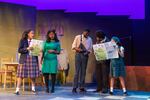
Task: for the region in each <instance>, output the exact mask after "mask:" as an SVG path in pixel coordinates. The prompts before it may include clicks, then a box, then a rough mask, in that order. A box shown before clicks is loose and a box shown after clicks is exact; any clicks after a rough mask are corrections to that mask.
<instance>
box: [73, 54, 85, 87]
mask: <svg viewBox="0 0 150 100" xmlns="http://www.w3.org/2000/svg"><path fill="white" fill-rule="evenodd" d="M87 63H88V56H87V55H86V56H85V55H84V54H82V53H76V54H75V74H74V81H73V88H78V87H80V88H84V84H85V76H86V69H87ZM78 83H80V85H79V84H78Z"/></svg>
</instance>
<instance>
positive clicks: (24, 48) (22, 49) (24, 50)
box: [18, 40, 28, 54]
mask: <svg viewBox="0 0 150 100" xmlns="http://www.w3.org/2000/svg"><path fill="white" fill-rule="evenodd" d="M18 52H19V53H22V54H24V53H27V52H28V50H27V47H24V41H23V40H20V42H19V47H18Z"/></svg>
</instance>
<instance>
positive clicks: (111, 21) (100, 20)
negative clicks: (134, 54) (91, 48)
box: [36, 10, 132, 83]
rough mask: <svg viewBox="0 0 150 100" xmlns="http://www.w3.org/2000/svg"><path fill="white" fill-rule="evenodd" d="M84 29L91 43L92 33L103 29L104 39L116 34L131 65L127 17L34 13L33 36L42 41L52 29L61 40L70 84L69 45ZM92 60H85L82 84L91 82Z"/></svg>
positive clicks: (71, 72) (71, 61)
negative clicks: (34, 31) (87, 32)
mask: <svg viewBox="0 0 150 100" xmlns="http://www.w3.org/2000/svg"><path fill="white" fill-rule="evenodd" d="M85 28H89V29H90V30H91V34H90V36H91V37H92V39H93V43H95V31H96V30H97V29H101V30H104V31H105V32H106V34H107V36H108V37H111V36H113V35H117V36H119V37H121V38H122V39H121V40H122V42H123V44H124V46H125V48H126V52H128V53H127V54H126V58H127V60H126V64H127V65H128V64H129V65H130V64H131V63H132V62H131V48H132V47H131V36H130V35H131V20H129V19H128V17H127V16H109V17H108V16H101V17H100V16H99V17H98V16H96V14H95V13H64V11H49V10H42V11H38V12H37V24H36V33H37V35H38V36H39V38H42V39H45V36H46V33H47V31H48V30H49V29H56V32H57V34H58V36H59V38H60V40H61V46H62V48H64V49H66V50H67V52H68V55H69V64H70V71H69V81H70V82H72V79H73V75H74V70H75V69H74V68H75V67H74V65H75V64H74V63H75V62H74V61H75V55H74V52H73V51H72V50H71V45H72V42H73V40H74V38H75V36H76V35H78V34H81V33H82V31H83V30H84V29H85ZM94 71H95V59H94V55H93V54H91V55H90V57H89V62H88V67H87V76H86V82H88V83H90V82H94V79H95V78H94V77H93V76H94V75H93V74H94Z"/></svg>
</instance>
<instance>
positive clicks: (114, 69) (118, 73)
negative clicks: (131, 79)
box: [110, 37, 127, 96]
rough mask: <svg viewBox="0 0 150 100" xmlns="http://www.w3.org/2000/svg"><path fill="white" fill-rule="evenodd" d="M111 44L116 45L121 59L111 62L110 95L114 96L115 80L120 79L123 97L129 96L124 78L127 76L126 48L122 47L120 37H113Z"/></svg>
mask: <svg viewBox="0 0 150 100" xmlns="http://www.w3.org/2000/svg"><path fill="white" fill-rule="evenodd" d="M111 42H113V43H115V44H116V45H114V46H115V47H116V48H117V49H118V54H119V58H114V59H111V62H110V95H113V85H114V80H115V78H119V80H120V83H121V86H122V89H123V95H125V96H126V95H127V91H126V87H125V81H124V77H125V75H126V72H125V64H124V60H123V58H124V48H123V46H122V45H121V42H120V39H119V38H118V37H112V39H111Z"/></svg>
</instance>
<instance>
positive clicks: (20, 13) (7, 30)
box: [0, 3, 36, 59]
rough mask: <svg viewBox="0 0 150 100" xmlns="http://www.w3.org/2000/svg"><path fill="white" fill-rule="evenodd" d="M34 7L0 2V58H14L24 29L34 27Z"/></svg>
mask: <svg viewBox="0 0 150 100" xmlns="http://www.w3.org/2000/svg"><path fill="white" fill-rule="evenodd" d="M35 22H36V9H35V8H34V7H29V6H22V5H14V4H7V3H0V58H2V57H13V58H14V59H15V57H16V52H17V47H18V44H19V40H20V38H21V35H22V32H23V31H24V30H25V29H30V28H31V29H34V28H35V24H36V23H35Z"/></svg>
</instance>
